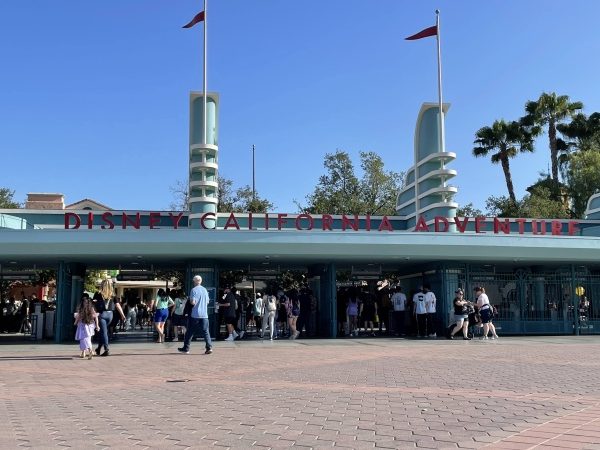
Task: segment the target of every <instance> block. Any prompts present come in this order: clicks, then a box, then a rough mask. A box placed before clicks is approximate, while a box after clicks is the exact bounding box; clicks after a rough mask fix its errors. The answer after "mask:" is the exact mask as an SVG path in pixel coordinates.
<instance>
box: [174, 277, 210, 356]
mask: <svg viewBox="0 0 600 450" xmlns="http://www.w3.org/2000/svg"><path fill="white" fill-rule="evenodd" d="M192 282H193V283H194V287H193V288H192V290H191V292H190V297H189V300H188V301H189V303H190V304H191V305H192V311H191V312H190V316H189V317H188V323H187V327H186V330H185V337H184V339H183V347H179V348H178V349H177V350H178V351H179V352H181V353H186V354H188V353H189V352H190V343H191V341H192V339H193V337H194V336H195V335H197V334H202V336H203V337H204V346H205V351H204V354H205V355H210V354H211V353H212V352H213V350H212V340H211V339H210V332H209V331H208V302H209V298H208V291H207V290H206V288H205V287H204V286H202V277H201V276H200V275H196V276H195V277H194V278H192Z"/></svg>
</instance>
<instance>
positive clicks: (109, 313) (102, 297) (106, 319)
mask: <svg viewBox="0 0 600 450" xmlns="http://www.w3.org/2000/svg"><path fill="white" fill-rule="evenodd" d="M113 295H114V290H113V286H112V282H111V281H110V280H102V282H101V283H100V291H99V292H97V293H96V294H94V301H95V308H96V312H97V313H98V323H99V325H100V333H99V337H100V339H99V343H98V348H96V355H100V351H101V350H102V347H104V352H103V353H102V355H101V356H109V355H110V350H109V342H108V328H109V326H110V324H111V322H112V320H113V316H114V312H115V310H116V311H117V312H118V313H119V314H120V316H121V319H123V320H125V314H123V309H122V308H121V305H120V304H119V303H116V302H115V300H114V298H113Z"/></svg>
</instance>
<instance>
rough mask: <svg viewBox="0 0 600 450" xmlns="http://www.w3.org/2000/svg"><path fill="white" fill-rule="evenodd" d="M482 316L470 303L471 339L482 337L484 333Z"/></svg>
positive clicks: (468, 334) (469, 332)
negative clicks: (482, 332)
mask: <svg viewBox="0 0 600 450" xmlns="http://www.w3.org/2000/svg"><path fill="white" fill-rule="evenodd" d="M481 326H482V323H481V315H480V314H479V311H478V310H477V308H476V307H475V305H473V304H472V303H469V328H468V330H469V331H468V333H467V336H469V337H470V338H473V337H475V336H476V335H477V336H480V335H481V331H482V328H481Z"/></svg>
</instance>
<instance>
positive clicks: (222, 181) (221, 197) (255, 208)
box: [169, 176, 273, 213]
mask: <svg viewBox="0 0 600 450" xmlns="http://www.w3.org/2000/svg"><path fill="white" fill-rule="evenodd" d="M217 182H218V184H219V189H218V191H217V200H218V206H217V208H218V211H219V212H256V213H261V212H268V211H269V210H272V209H273V203H271V202H270V201H268V200H267V199H264V198H262V197H260V195H258V193H256V194H255V195H253V193H252V189H251V188H250V186H244V187H241V188H238V189H236V190H234V188H233V181H232V180H230V179H229V178H225V177H222V176H219V177H217ZM169 189H170V191H171V194H172V195H173V201H172V202H171V204H170V205H169V207H170V208H171V209H172V210H174V211H188V210H189V206H188V204H189V191H188V185H187V183H185V182H183V181H181V180H177V181H176V182H175V184H174V185H173V186H170V187H169Z"/></svg>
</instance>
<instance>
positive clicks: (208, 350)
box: [204, 348, 212, 355]
mask: <svg viewBox="0 0 600 450" xmlns="http://www.w3.org/2000/svg"><path fill="white" fill-rule="evenodd" d="M211 353H212V348H207V349H206V351H205V352H204V354H205V355H210V354H211Z"/></svg>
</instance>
